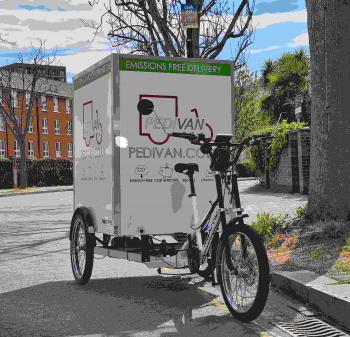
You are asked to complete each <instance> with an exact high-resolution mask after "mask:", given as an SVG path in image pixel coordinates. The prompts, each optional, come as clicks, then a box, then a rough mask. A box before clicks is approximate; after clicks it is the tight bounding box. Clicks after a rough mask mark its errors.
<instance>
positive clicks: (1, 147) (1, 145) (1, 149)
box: [0, 139, 69, 157]
mask: <svg viewBox="0 0 350 337" xmlns="http://www.w3.org/2000/svg"><path fill="white" fill-rule="evenodd" d="M68 148H69V147H68ZM0 157H5V142H4V141H3V140H2V139H0Z"/></svg>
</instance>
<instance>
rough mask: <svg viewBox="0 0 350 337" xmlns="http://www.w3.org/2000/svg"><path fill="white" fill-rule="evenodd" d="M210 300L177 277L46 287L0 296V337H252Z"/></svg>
mask: <svg viewBox="0 0 350 337" xmlns="http://www.w3.org/2000/svg"><path fill="white" fill-rule="evenodd" d="M213 299H214V297H213V296H212V295H210V294H208V293H206V292H204V291H202V290H199V289H198V285H197V286H196V285H191V284H189V283H188V281H186V280H184V279H180V278H179V277H162V276H149V277H129V278H122V279H98V280H92V281H90V283H89V284H88V285H86V286H79V285H77V284H76V283H74V282H70V281H61V282H48V283H45V284H41V285H36V286H33V287H28V288H23V289H20V290H17V291H12V292H9V293H5V294H1V295H0V302H1V309H0V336H6V335H11V336H12V335H14V336H62V335H65V336H67V335H68V336H76V335H79V336H86V335H95V334H98V336H100V335H103V336H105V335H108V336H123V337H124V336H125V337H126V336H141V335H142V336H162V337H165V336H167V337H170V336H201V337H205V336H208V337H209V336H210V337H212V336H213V331H212V330H213V329H215V335H216V336H256V333H254V330H252V328H251V327H250V326H248V325H247V324H241V323H237V321H235V320H234V319H233V318H232V317H231V315H224V316H222V315H221V316H220V315H219V316H214V315H213V310H211V314H208V311H209V310H208V306H209V305H210V302H211V301H212V300H213ZM206 312H207V313H206Z"/></svg>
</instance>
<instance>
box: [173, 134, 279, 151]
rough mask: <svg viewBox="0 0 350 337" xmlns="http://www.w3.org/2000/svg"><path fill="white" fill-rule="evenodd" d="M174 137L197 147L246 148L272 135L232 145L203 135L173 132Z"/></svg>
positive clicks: (257, 136) (248, 138)
mask: <svg viewBox="0 0 350 337" xmlns="http://www.w3.org/2000/svg"><path fill="white" fill-rule="evenodd" d="M172 136H173V137H178V138H184V139H188V140H189V141H191V143H192V144H196V145H203V144H205V145H209V146H230V147H240V146H242V147H244V146H245V145H256V144H258V143H259V142H260V141H263V140H267V139H271V138H272V137H271V136H270V135H266V134H265V135H254V136H251V137H247V138H245V139H243V140H242V141H241V142H240V143H231V142H215V141H211V140H210V138H205V135H204V134H203V133H199V134H195V133H187V132H173V133H172Z"/></svg>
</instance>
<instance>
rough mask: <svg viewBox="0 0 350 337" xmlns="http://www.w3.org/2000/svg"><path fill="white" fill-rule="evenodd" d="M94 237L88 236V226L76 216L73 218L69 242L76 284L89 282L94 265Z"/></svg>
mask: <svg viewBox="0 0 350 337" xmlns="http://www.w3.org/2000/svg"><path fill="white" fill-rule="evenodd" d="M94 246H95V240H94V236H93V235H91V234H89V232H88V226H87V224H86V222H85V221H84V219H83V217H82V216H81V215H80V214H78V215H76V216H75V218H74V222H73V228H72V236H71V242H70V256H71V264H72V271H73V275H74V278H75V281H76V282H77V283H78V284H86V283H87V282H89V280H90V277H91V273H92V267H93V264H94Z"/></svg>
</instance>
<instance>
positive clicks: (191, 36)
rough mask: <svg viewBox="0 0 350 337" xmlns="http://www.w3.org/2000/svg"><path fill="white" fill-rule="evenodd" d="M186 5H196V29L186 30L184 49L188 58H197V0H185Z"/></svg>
mask: <svg viewBox="0 0 350 337" xmlns="http://www.w3.org/2000/svg"><path fill="white" fill-rule="evenodd" d="M186 5H196V8H197V20H198V22H197V24H198V28H187V29H186V49H187V57H188V58H194V57H196V58H199V22H200V18H199V7H198V6H199V0H186Z"/></svg>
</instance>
